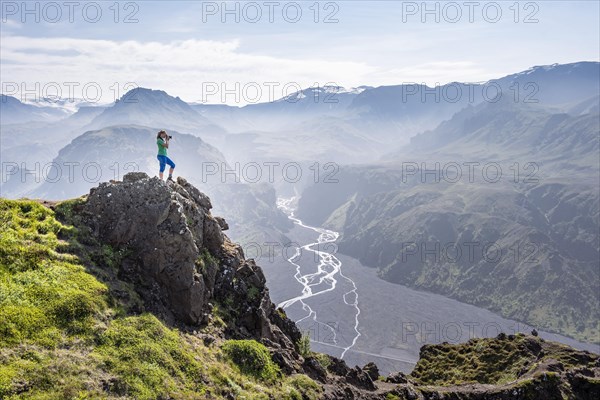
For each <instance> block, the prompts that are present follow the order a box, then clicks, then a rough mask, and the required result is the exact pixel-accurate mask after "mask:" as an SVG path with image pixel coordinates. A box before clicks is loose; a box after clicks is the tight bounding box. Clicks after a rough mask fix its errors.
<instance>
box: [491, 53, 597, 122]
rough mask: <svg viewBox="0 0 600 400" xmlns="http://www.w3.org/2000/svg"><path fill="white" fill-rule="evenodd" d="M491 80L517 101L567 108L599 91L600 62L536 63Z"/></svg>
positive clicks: (503, 92)
mask: <svg viewBox="0 0 600 400" xmlns="http://www.w3.org/2000/svg"><path fill="white" fill-rule="evenodd" d="M488 84H489V85H498V86H499V87H500V88H501V89H502V94H503V97H506V98H509V99H512V100H513V101H514V102H516V103H526V104H532V103H533V104H541V105H546V106H556V107H560V108H562V109H563V110H564V108H565V107H569V106H572V105H573V104H574V103H579V102H580V101H583V100H585V99H588V98H590V97H593V96H597V95H598V93H599V92H600V63H598V62H591V61H587V62H585V61H584V62H576V63H570V64H552V65H541V66H535V67H532V68H530V69H528V70H526V71H522V72H519V73H516V74H511V75H507V76H505V77H503V78H500V79H492V80H491V81H489V82H488ZM505 94H506V96H504V95H505ZM490 96H491V95H490Z"/></svg>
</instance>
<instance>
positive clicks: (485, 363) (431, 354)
mask: <svg viewBox="0 0 600 400" xmlns="http://www.w3.org/2000/svg"><path fill="white" fill-rule="evenodd" d="M419 356H420V357H419V362H418V363H417V365H416V366H415V368H414V370H413V372H412V374H411V375H412V376H413V377H415V378H416V379H417V380H418V382H420V383H421V384H424V385H456V384H463V383H468V382H471V383H483V384H492V385H502V384H506V383H509V382H514V381H516V380H518V379H520V378H524V377H525V378H527V377H533V376H535V375H536V374H535V372H536V370H537V369H539V368H540V367H541V366H542V365H548V364H555V367H554V369H555V370H563V369H569V368H574V367H587V368H593V367H594V366H595V363H596V362H598V356H597V355H592V354H590V353H586V352H583V351H574V350H573V349H571V348H569V347H568V346H565V345H561V344H558V343H555V342H546V341H544V340H543V339H541V338H539V337H533V336H525V335H523V334H517V335H514V336H513V335H511V336H507V335H504V334H501V335H500V336H498V337H497V338H495V339H481V338H480V339H471V340H469V341H468V342H467V343H463V344H448V343H444V344H439V345H426V346H423V347H422V348H421V353H420V355H419ZM546 369H547V368H544V370H546Z"/></svg>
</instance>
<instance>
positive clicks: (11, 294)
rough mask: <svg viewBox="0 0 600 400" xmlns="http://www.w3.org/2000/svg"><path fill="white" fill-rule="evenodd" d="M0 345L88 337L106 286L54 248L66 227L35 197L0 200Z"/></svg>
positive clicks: (103, 303)
mask: <svg viewBox="0 0 600 400" xmlns="http://www.w3.org/2000/svg"><path fill="white" fill-rule="evenodd" d="M0 213H1V215H2V218H1V219H0V223H1V226H0V230H1V231H2V235H1V236H0V278H1V279H0V345H2V346H14V345H17V344H22V343H31V344H39V345H43V346H47V347H53V346H57V345H59V344H61V343H66V342H69V341H71V340H72V339H74V335H78V339H81V338H84V339H85V338H89V337H90V335H91V334H92V331H93V325H94V319H95V318H99V317H100V315H101V314H102V313H103V312H104V311H105V310H106V309H107V296H106V295H107V288H106V286H105V285H103V284H101V283H100V282H98V281H97V280H96V279H95V278H94V277H92V276H91V275H89V274H87V273H86V272H85V269H84V267H83V266H82V265H81V264H80V262H79V259H78V258H77V257H75V256H73V255H70V254H62V253H59V252H57V249H59V247H60V246H61V244H62V242H61V240H59V239H58V235H60V234H62V233H64V232H70V231H71V228H69V227H67V226H64V225H62V224H61V223H59V222H58V221H56V219H55V218H54V213H53V212H52V211H51V210H49V209H47V208H46V207H44V206H42V205H40V204H38V203H36V202H33V201H23V200H20V201H12V200H5V199H0Z"/></svg>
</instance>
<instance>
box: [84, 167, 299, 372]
mask: <svg viewBox="0 0 600 400" xmlns="http://www.w3.org/2000/svg"><path fill="white" fill-rule="evenodd" d="M211 208H212V204H211V202H210V199H209V198H208V197H207V196H206V195H205V194H203V193H201V192H200V191H199V190H198V189H196V188H195V187H194V186H192V185H191V184H189V183H188V182H187V181H186V180H185V179H183V178H178V179H177V183H174V182H171V183H167V182H164V181H161V180H160V179H158V178H149V177H148V176H147V175H146V174H145V173H142V172H135V173H129V174H127V175H125V177H124V178H123V182H112V183H102V184H100V185H99V186H98V187H97V188H94V189H92V190H91V191H90V194H89V196H88V199H87V202H86V203H85V206H84V209H83V211H82V213H81V215H82V217H83V219H84V222H85V224H86V225H87V226H88V227H89V228H90V229H91V230H92V234H93V235H94V236H95V237H97V238H98V239H99V240H100V241H101V242H102V243H105V244H109V245H111V246H112V247H113V248H115V249H118V250H123V251H124V253H126V254H128V256H127V257H126V258H125V259H124V260H123V262H122V264H121V267H120V270H119V277H120V278H122V279H123V280H126V281H129V282H133V283H135V287H136V290H137V291H138V292H139V293H140V295H141V296H142V298H143V299H144V301H145V306H146V308H147V309H148V310H149V311H152V312H154V313H156V314H158V315H160V316H162V317H163V319H164V320H165V321H167V322H170V323H183V324H186V325H200V324H202V323H204V322H206V320H207V318H208V316H209V315H211V313H212V304H211V303H209V301H212V300H213V299H214V300H216V301H219V302H221V303H222V304H223V303H228V304H230V307H231V308H232V309H231V310H230V311H231V314H232V315H233V318H235V321H231V322H232V323H231V324H228V329H229V334H230V335H231V336H236V337H248V338H255V339H259V340H262V339H267V340H269V341H271V342H272V343H276V344H278V345H279V346H280V347H281V350H280V353H281V357H280V358H281V359H282V360H283V359H285V360H288V361H287V365H288V366H293V369H294V370H297V369H298V367H297V364H301V363H299V362H298V361H297V359H298V357H299V356H298V355H297V353H296V351H295V350H296V349H295V345H294V343H295V342H296V341H297V340H298V339H299V338H300V337H301V333H300V331H299V330H298V328H297V327H296V325H295V324H294V323H293V322H292V321H290V320H289V319H288V318H287V317H286V316H285V314H282V313H279V312H277V311H276V310H275V306H274V305H273V303H272V302H271V300H270V297H269V292H268V289H267V288H266V287H265V281H266V280H265V276H264V274H263V272H262V270H261V269H260V267H258V266H257V265H256V264H255V263H254V260H246V259H245V258H244V254H243V251H242V249H241V247H240V246H238V245H236V244H233V243H231V241H229V239H228V238H227V237H226V236H225V235H224V234H223V232H222V229H223V228H226V227H227V223H226V222H225V220H224V219H222V218H216V217H213V216H212V215H211V213H210V209H211ZM290 360H294V361H293V362H291V361H290Z"/></svg>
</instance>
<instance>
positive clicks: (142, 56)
mask: <svg viewBox="0 0 600 400" xmlns="http://www.w3.org/2000/svg"><path fill="white" fill-rule="evenodd" d="M2 45H3V47H2V61H1V62H2V71H3V72H2V74H3V84H4V83H6V82H15V83H18V84H19V85H21V84H22V83H23V84H25V85H26V87H27V88H34V87H35V85H36V84H37V85H38V87H40V88H42V90H41V91H43V87H44V85H48V83H50V82H55V83H58V84H60V85H63V84H64V83H65V82H76V83H78V84H79V87H83V86H84V85H85V84H89V83H94V84H97V85H98V86H99V87H100V88H102V91H103V93H102V94H103V99H102V100H103V101H112V100H114V98H107V96H109V97H110V96H113V97H118V96H120V95H122V94H123V93H122V91H121V92H120V93H119V92H117V90H116V88H117V87H119V88H121V89H122V88H123V86H124V85H125V84H126V83H127V82H134V83H136V84H137V85H139V86H144V87H151V88H157V89H163V90H166V91H167V92H169V93H171V94H174V95H178V96H180V97H182V98H183V99H184V100H188V101H193V100H199V99H200V98H201V97H202V87H203V86H202V84H203V82H215V83H216V84H217V85H218V86H219V87H225V88H230V89H231V88H234V87H235V86H236V83H237V84H238V85H239V87H243V86H244V85H247V84H248V83H250V82H257V83H259V84H260V85H261V86H262V84H263V83H264V82H277V83H279V84H280V85H281V86H283V85H284V84H286V83H289V82H295V83H297V84H298V85H299V86H302V87H307V86H311V85H313V84H314V83H318V84H320V85H323V84H325V83H328V82H336V83H338V82H339V83H346V82H351V83H356V84H359V83H362V82H365V81H367V80H368V76H369V75H370V74H372V73H374V72H375V71H376V69H375V68H374V67H371V66H369V65H367V64H366V63H358V62H345V61H327V60H322V59H301V60H294V59H290V58H278V57H272V56H267V55H258V54H248V53H244V52H242V51H241V50H240V40H239V39H236V40H227V41H212V40H195V39H191V40H181V41H172V42H167V43H161V42H140V41H132V40H128V41H111V40H96V39H72V38H33V37H25V36H10V35H4V36H2ZM292 53H293V51H292ZM115 84H116V85H117V86H115ZM223 85H224V86H223ZM65 88H68V87H67V86H65ZM111 88H114V89H111ZM3 90H4V88H3ZM263 94H264V96H267V97H268V96H269V89H268V86H265V87H264V93H263ZM115 95H117V96H115ZM264 96H263V98H262V99H261V100H269V99H268V98H264ZM75 97H83V96H78V93H77V91H75ZM88 97H89V96H88ZM209 100H211V99H209ZM212 100H213V101H211V102H217V101H218V99H217V98H213V99H212ZM228 100H229V102H232V100H234V99H233V97H232V96H230V97H229V98H228Z"/></svg>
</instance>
